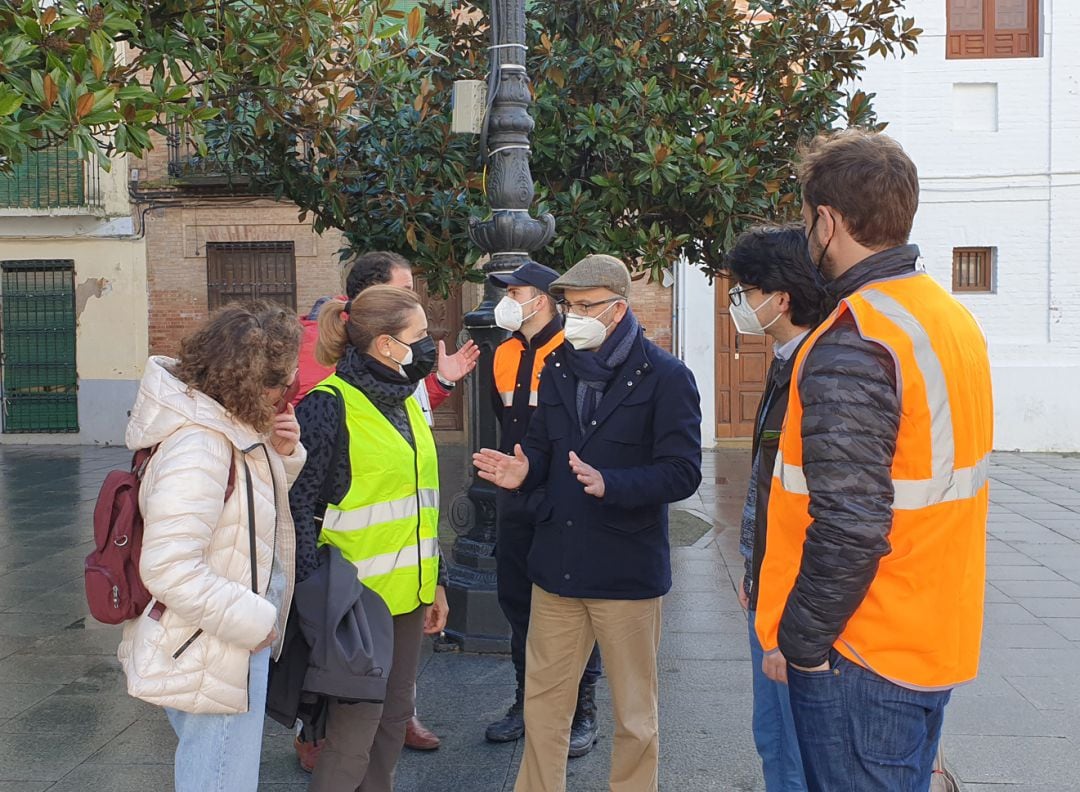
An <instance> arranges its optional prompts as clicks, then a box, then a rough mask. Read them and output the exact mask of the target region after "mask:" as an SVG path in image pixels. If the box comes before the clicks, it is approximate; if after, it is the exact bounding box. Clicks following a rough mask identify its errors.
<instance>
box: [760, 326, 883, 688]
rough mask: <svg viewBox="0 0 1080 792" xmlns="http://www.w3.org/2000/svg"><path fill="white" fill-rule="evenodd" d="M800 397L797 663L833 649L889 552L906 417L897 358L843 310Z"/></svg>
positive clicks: (811, 662)
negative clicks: (803, 488)
mask: <svg viewBox="0 0 1080 792" xmlns="http://www.w3.org/2000/svg"><path fill="white" fill-rule="evenodd" d="M799 399H800V401H801V402H802V405H803V420H802V436H803V470H804V472H805V475H806V483H807V488H808V489H809V492H810V516H811V518H812V520H813V522H812V523H811V525H810V527H809V529H808V531H807V536H806V543H805V545H804V549H803V556H802V564H801V567H800V569H799V575H798V578H797V580H796V582H795V588H794V590H793V591H792V593H791V595H790V597H789V598H788V602H787V607H786V608H785V610H784V615H783V618H782V620H781V622H780V634H779V644H780V649H781V651H782V652H783V653H784V656H785V657H786V658H787V659H788V661H789V662H791V663H794V664H796V665H800V666H805V667H813V666H817V665H820V664H821V663H823V662H825V660H826V659H827V658H828V655H829V649H830V648H831V647H832V645H833V644H834V643H835V642H836V639H837V637H838V636H839V635H840V633H841V632H842V631H843V629H844V626H845V625H846V624H847V621H848V619H849V618H850V617H851V615H852V614H853V613H854V612H855V611H856V610H857V609H858V607H859V605H860V604H861V603H862V601H863V598H864V597H865V596H866V592H867V590H868V589H869V588H870V584H871V582H872V581H873V579H874V576H875V575H876V574H877V568H878V561H879V559H881V558H882V556H884V555H886V554H887V553H888V552H889V531H890V529H891V527H892V501H893V485H892V477H891V469H892V461H893V454H894V452H895V450H896V435H897V430H898V427H899V423H900V398H899V394H898V392H897V373H896V364H895V362H894V361H893V358H892V356H891V355H890V354H889V352H888V351H887V350H885V348H884V347H882V346H880V345H879V344H876V343H874V342H873V341H867V340H866V339H864V338H862V336H860V335H859V332H858V330H857V328H856V327H855V322H854V320H853V319H852V318H851V316H850V314H848V315H845V316H844V317H841V318H840V319H839V320H837V322H836V324H835V325H834V326H833V327H831V328H830V329H829V330H828V331H826V333H825V334H824V335H823V336H822V337H821V338H820V339H818V341H817V343H816V344H815V345H814V348H813V349H812V350H811V351H810V353H809V354H808V355H807V358H806V360H805V362H804V365H803V368H802V371H801V372H800V377H799Z"/></svg>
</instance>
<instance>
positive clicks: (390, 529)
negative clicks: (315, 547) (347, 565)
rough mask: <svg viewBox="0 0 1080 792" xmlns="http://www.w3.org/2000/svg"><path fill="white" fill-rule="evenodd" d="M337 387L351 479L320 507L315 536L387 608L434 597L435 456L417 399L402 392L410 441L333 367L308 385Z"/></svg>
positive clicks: (413, 605)
mask: <svg viewBox="0 0 1080 792" xmlns="http://www.w3.org/2000/svg"><path fill="white" fill-rule="evenodd" d="M327 386H333V387H334V388H336V389H337V390H338V391H340V392H341V395H342V398H343V399H344V401H345V425H346V428H347V429H348V435H349V438H348V439H349V467H350V471H351V474H352V483H351V484H350V485H349V490H348V492H346V493H345V497H344V498H342V500H341V501H340V502H339V503H331V504H328V505H327V507H326V514H325V516H324V517H323V524H322V531H321V533H320V534H319V544H320V545H324V544H331V545H333V546H334V547H337V548H338V549H339V550H341V554H342V555H343V556H344V557H345V558H346V559H347V560H348V561H350V562H351V563H353V564H354V565H355V566H356V572H357V577H358V578H359V579H360V581H361V582H362V583H363V584H364V585H365V586H367V587H368V588H370V589H372V590H373V591H375V592H377V593H378V594H379V596H381V597H382V598H383V600H384V601H385V602H386V606H387V608H389V610H390V613H391V614H392V615H394V616H397V615H400V614H402V613H410V612H411V611H414V610H416V609H417V608H418V607H419V606H420V605H430V604H431V603H432V602H434V600H435V585H436V580H437V578H438V574H439V534H438V526H439V462H438V458H437V456H436V453H435V439H434V438H433V437H432V435H431V429H430V427H429V426H428V424H427V421H426V420H425V418H424V413H423V411H422V410H421V409H420V405H419V404H418V403H417V401H416V399H415V398H414V397H412V396H410V397H409V398H408V399H406V400H405V408H406V411H407V412H408V415H409V425H410V426H411V427H412V434H413V442H414V444H415V448H414V447H413V446H411V445H409V443H408V441H407V440H405V438H404V437H402V435H401V432H399V431H398V430H397V429H396V428H395V427H394V426H393V425H392V424H391V423H390V421H388V420H387V419H386V417H385V416H384V415H383V414H382V413H381V412H379V409H378V408H377V407H376V406H375V405H374V404H372V403H371V400H370V399H368V397H367V396H365V395H364V393H363V392H362V391H360V390H359V389H358V388H356V387H354V386H352V385H350V384H349V383H348V382H346V381H345V380H343V379H342V378H341V377H339V376H337V375H336V374H333V375H331V376H329V377H327V378H326V379H325V380H323V381H322V382H321V383H319V385H317V386H316V387H315V388H313V389H312V390H317V391H318V390H321V391H323V392H331V393H332V392H333V391H332V390H331V388H330V387H327Z"/></svg>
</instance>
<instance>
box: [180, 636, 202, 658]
mask: <svg viewBox="0 0 1080 792" xmlns="http://www.w3.org/2000/svg"><path fill="white" fill-rule="evenodd" d="M200 635H202V629H201V628H200V629H198V630H196V631H195V632H194V633H193V634H192V636H191V637H190V638H188V639H187V640H186V641H184V642H183V643H182V644H181V645H180V648H179V649H177V650H176V651H175V652H173V660H177V659H179V657H180V655H182V654H183V653H184V652H186V651H187V650H188V647H190V646H191V645H192V644H193V643H195V639H196V638H198V637H199V636H200Z"/></svg>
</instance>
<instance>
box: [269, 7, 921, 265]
mask: <svg viewBox="0 0 1080 792" xmlns="http://www.w3.org/2000/svg"><path fill="white" fill-rule="evenodd" d="M902 5H903V3H902V0H863V1H860V0H771V1H770V0H756V1H755V0H750V1H749V2H742V3H737V2H731V0H674V1H672V0H634V2H616V1H614V0H613V1H610V2H580V1H579V0H578V1H575V2H570V1H569V0H532V2H530V3H529V4H528V6H527V14H528V22H529V52H528V70H529V74H530V75H531V77H532V80H533V94H534V99H535V104H534V106H533V109H532V112H533V116H534V118H535V120H536V129H535V132H534V134H533V138H532V172H533V176H534V178H535V179H536V182H537V196H538V206H537V207H536V211H537V212H543V211H550V212H552V213H553V214H554V215H555V217H556V221H557V225H556V235H555V239H554V241H553V242H552V243H551V245H550V246H549V247H548V248H547V249H545V250H543V251H538V252H537V253H536V254H535V255H536V257H537V258H539V259H541V260H543V261H545V262H547V263H549V264H552V265H553V266H556V267H559V268H563V267H565V266H567V265H569V264H571V263H573V262H574V261H576V260H577V259H579V258H580V257H581V256H582V255H584V254H585V253H588V252H592V251H598V250H602V251H608V252H612V253H615V254H616V255H619V256H622V257H623V258H624V259H625V260H627V261H629V262H632V263H633V264H634V266H635V267H636V268H637V269H639V270H651V271H653V272H654V273H656V272H658V271H659V270H660V269H661V268H662V267H664V266H668V265H670V264H671V263H672V261H673V260H675V259H676V258H678V257H679V256H683V255H685V256H687V257H689V259H690V260H691V261H693V262H698V263H700V264H701V265H702V266H703V267H704V268H705V269H706V271H708V272H710V273H715V272H716V271H717V270H718V269H719V267H720V265H721V261H722V258H723V253H724V251H725V250H726V249H727V248H728V247H729V246H730V244H731V242H732V240H733V239H734V237H735V235H736V234H738V233H739V232H740V231H742V230H743V229H745V228H746V227H747V226H749V225H751V224H753V223H758V222H765V221H771V220H777V219H782V218H785V217H790V216H792V215H793V214H794V212H795V209H796V192H797V185H796V183H795V179H794V176H793V167H792V159H793V153H794V150H795V148H796V146H797V145H798V143H799V141H800V140H804V139H806V138H808V137H809V136H812V135H814V134H815V133H817V132H820V131H822V130H826V129H830V128H833V127H836V126H846V125H863V126H874V125H877V119H876V118H875V116H874V113H873V108H872V102H871V100H872V95H868V94H866V93H863V92H862V91H860V90H858V87H857V81H858V76H859V73H860V71H862V69H863V68H864V65H865V61H866V59H867V58H869V57H873V56H879V55H880V56H884V57H888V56H891V55H899V56H902V55H903V54H905V53H907V52H914V51H915V47H916V37H917V36H918V34H919V33H920V32H921V31H920V30H919V29H918V28H916V27H915V24H914V21H913V20H912V19H911V18H905V17H903V16H901V10H902ZM421 40H422V41H423V42H424V44H425V47H411V48H410V46H409V45H408V44H407V43H406V44H403V43H402V42H401V40H400V39H389V40H387V41H386V42H384V44H385V46H386V47H387V48H388V51H397V48H403V49H404V50H405V52H404V57H401V58H396V59H391V58H388V57H383V58H382V59H381V61H380V63H379V64H378V65H377V66H376V67H375V68H373V69H372V70H370V71H369V72H368V73H367V74H366V75H365V79H364V81H363V84H362V85H360V86H358V88H357V90H358V93H359V96H360V99H358V101H357V104H356V111H355V112H356V114H355V115H354V116H353V117H352V118H351V119H350V120H349V122H348V123H343V124H342V125H341V126H340V127H339V129H338V132H337V134H336V135H335V136H332V137H333V139H332V140H330V139H329V137H331V136H328V137H327V139H326V140H325V143H326V144H327V145H325V146H319V147H316V149H315V150H313V151H312V152H311V154H310V157H308V158H307V159H304V158H298V157H297V156H295V155H294V154H293V148H292V147H291V141H288V140H283V141H281V144H280V146H279V149H278V158H279V159H283V160H284V161H285V162H286V164H287V165H288V167H286V168H278V169H276V170H277V173H278V175H279V179H278V181H277V183H276V186H277V188H278V189H280V190H282V192H284V193H285V194H287V195H289V196H290V197H291V198H292V199H293V200H295V201H296V202H297V203H299V204H300V205H301V206H302V207H303V208H304V209H306V210H309V211H310V212H312V213H314V216H315V222H316V224H317V225H318V226H320V227H331V226H332V227H337V228H342V229H344V231H345V232H346V235H347V237H348V239H349V241H350V243H351V244H352V245H353V246H354V247H355V248H357V249H373V248H389V249H392V250H396V251H398V252H401V253H403V254H405V255H407V256H408V257H409V258H411V259H412V260H413V261H414V262H416V264H417V266H418V267H419V268H420V269H421V270H422V271H423V272H424V273H425V274H426V276H427V277H428V278H429V280H430V281H432V282H433V284H434V285H436V286H445V285H447V284H449V283H451V282H453V281H456V280H460V279H462V278H467V277H471V276H473V275H474V273H475V270H474V269H473V267H472V265H473V264H474V262H475V259H476V257H477V256H478V255H479V251H477V250H476V249H475V248H473V247H471V245H470V244H469V241H468V238H467V234H466V227H467V220H468V217H469V215H470V214H482V213H483V212H484V211H485V210H484V197H483V189H482V186H483V166H482V163H480V162H479V161H478V151H479V146H478V144H477V141H476V139H475V138H473V137H469V136H455V135H453V134H451V132H450V115H451V101H450V96H451V89H452V85H453V81H454V80H455V79H463V78H483V77H484V75H485V74H486V71H487V58H486V47H487V45H488V41H487V29H486V16H485V15H484V13H483V9H482V8H477V7H471V6H464V7H463V6H461V5H460V4H451V6H450V7H449V9H448V8H447V6H446V5H445V4H443V3H433V4H430V5H428V6H426V8H425V24H424V31H423V33H422V39H421Z"/></svg>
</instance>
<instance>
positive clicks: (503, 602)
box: [495, 490, 604, 690]
mask: <svg viewBox="0 0 1080 792" xmlns="http://www.w3.org/2000/svg"><path fill="white" fill-rule="evenodd" d="M543 499H544V494H543V492H542V491H538V492H532V493H528V494H524V495H515V494H513V493H509V492H506V491H505V490H499V491H498V493H497V495H496V499H495V506H496V515H497V517H496V520H497V522H496V540H495V565H496V574H497V591H498V596H499V607H500V608H502V612H503V615H505V616H506V620H507V621H508V622H510V659H511V660H512V661H513V663H514V673H515V674H516V676H517V686H518V688H519V689H520V690H524V689H525V638H526V636H527V635H528V634H529V611H530V610H531V609H532V581H531V580H530V579H529V570H528V558H529V550H530V549H531V548H532V541H533V535H534V534H535V533H536V512H537V508H538V507H539V506H540V503H541V501H543ZM603 671H604V667H603V663H602V661H601V659H600V647H599V646H597V645H594V646H593V650H592V654H590V655H589V662H588V664H587V665H586V666H585V673H584V674H582V676H581V684H582V686H586V685H595V684H596V682H597V680H599V679H600V676H601V675H602V674H603Z"/></svg>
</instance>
